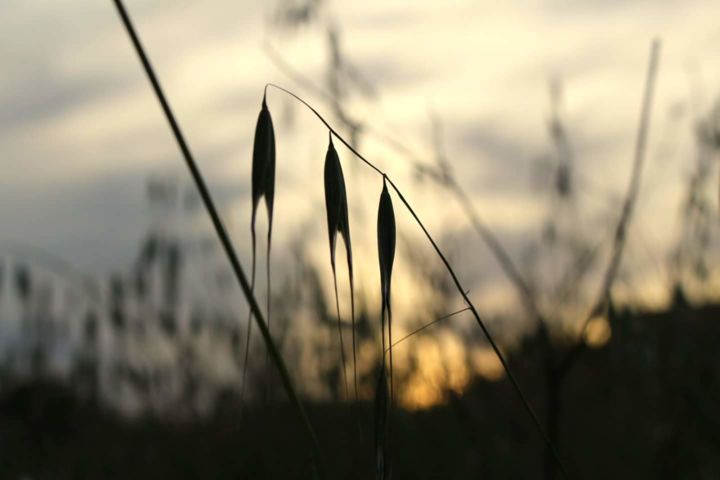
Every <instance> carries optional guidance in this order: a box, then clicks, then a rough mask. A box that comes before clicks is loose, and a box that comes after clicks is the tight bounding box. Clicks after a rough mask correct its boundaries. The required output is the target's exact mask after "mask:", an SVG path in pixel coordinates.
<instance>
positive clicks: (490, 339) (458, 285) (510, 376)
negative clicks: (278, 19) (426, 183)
mask: <svg viewBox="0 0 720 480" xmlns="http://www.w3.org/2000/svg"><path fill="white" fill-rule="evenodd" d="M268 87H273V88H276V89H277V90H280V91H282V92H285V93H286V94H288V95H290V96H291V97H293V98H295V99H296V100H297V101H299V102H300V103H302V104H303V105H305V106H306V107H307V108H308V109H309V110H310V111H311V112H312V113H313V114H315V116H316V117H317V118H318V120H320V121H321V122H322V123H323V124H324V125H325V127H327V129H328V130H330V132H331V133H332V134H333V135H334V136H335V137H336V138H337V139H338V140H339V141H340V142H342V143H343V144H344V145H345V146H346V147H347V148H348V149H349V150H350V151H351V152H352V153H353V154H354V155H355V156H356V157H357V158H358V159H359V160H361V161H362V162H363V163H365V164H366V165H367V166H368V167H370V168H371V169H372V170H374V171H375V172H376V173H377V174H379V175H381V176H382V177H383V178H384V179H385V180H386V181H387V183H389V184H390V186H391V187H392V189H393V190H394V191H395V193H396V194H397V196H398V198H400V201H401V202H402V203H403V205H405V208H406V209H407V210H408V212H409V213H410V215H411V216H412V217H413V219H414V220H415V223H417V224H418V226H419V227H420V229H421V230H422V231H423V233H424V234H425V237H426V238H427V240H428V241H429V242H430V244H431V245H432V247H433V249H434V250H435V253H436V254H437V256H438V257H439V258H440V260H441V261H442V263H443V265H445V269H446V270H447V271H448V273H449V274H450V277H451V278H452V280H453V283H454V284H455V287H456V289H457V291H458V293H460V295H461V296H462V298H463V300H464V301H465V304H466V305H467V306H468V308H469V309H470V311H471V312H472V314H473V317H474V318H475V321H476V322H477V324H478V325H479V326H480V329H481V330H482V332H483V334H484V335H485V338H486V339H487V341H488V343H489V344H490V346H491V347H492V349H493V350H494V352H495V355H497V357H498V359H499V360H500V363H501V364H502V366H503V369H504V370H505V373H506V374H507V376H508V379H509V380H510V383H511V384H512V386H513V388H514V389H515V391H516V392H517V394H518V396H519V397H520V400H521V402H522V404H523V406H524V407H525V410H526V411H527V413H528V414H529V415H530V417H531V419H532V421H533V423H534V424H535V427H536V429H537V430H538V432H539V433H540V434H541V435H542V437H543V439H544V441H545V444H546V445H547V447H548V448H549V449H550V450H551V451H552V453H553V457H555V460H556V461H557V463H558V466H559V467H560V469H561V471H562V472H563V475H564V476H565V478H570V477H569V475H568V473H567V471H566V469H565V466H564V465H563V463H562V461H561V460H560V456H559V455H558V453H557V450H556V449H555V446H554V445H553V443H552V442H551V440H550V437H548V435H547V433H546V432H545V429H544V428H543V426H542V424H541V423H540V420H539V418H538V416H537V415H536V414H535V410H534V409H533V408H532V406H531V405H530V402H529V401H528V399H527V397H526V396H525V393H524V392H523V390H522V389H521V388H520V385H519V384H518V382H517V380H516V379H515V375H513V373H512V371H511V370H510V365H509V364H508V362H507V360H506V359H505V356H504V355H503V354H502V352H501V351H500V348H499V347H498V345H497V343H496V342H495V340H494V339H493V337H492V335H491V334H490V331H489V330H488V329H487V327H486V326H485V322H483V320H482V318H481V317H480V314H479V313H478V311H477V309H476V308H475V305H474V304H473V303H472V301H471V300H470V298H469V297H468V295H467V294H466V293H465V289H464V288H463V286H462V284H461V283H460V280H459V279H458V277H457V275H456V274H455V270H454V269H453V268H452V266H451V265H450V262H449V261H448V259H447V257H446V256H445V254H444V253H443V252H442V250H440V247H438V245H437V243H436V242H435V240H434V238H433V237H432V235H430V232H428V230H427V228H426V227H425V224H424V223H423V222H422V221H421V220H420V218H419V217H418V215H417V213H416V212H415V210H414V209H413V208H412V206H410V203H409V202H408V201H407V200H406V199H405V196H404V195H403V194H402V192H401V191H400V189H399V188H398V187H397V185H395V183H394V182H393V181H392V180H391V179H390V177H388V176H387V174H386V173H385V172H383V171H382V170H381V169H379V168H378V167H376V166H375V165H374V164H373V163H372V162H370V161H369V160H368V159H367V158H365V157H364V156H363V155H362V154H361V153H360V152H358V151H357V150H356V149H355V148H354V147H353V146H352V145H351V144H350V143H349V142H348V141H347V140H345V139H344V138H343V137H342V136H341V135H340V134H339V133H338V132H337V131H336V130H335V129H334V128H333V127H332V126H331V125H330V123H328V121H327V120H325V118H324V117H323V116H322V115H321V114H320V113H319V112H318V111H317V110H315V108H314V107H312V106H311V105H310V104H309V103H307V102H306V101H305V100H303V99H302V98H300V97H299V96H298V95H296V94H295V93H293V92H291V91H290V90H287V89H285V88H283V87H281V86H279V85H276V84H274V83H267V84H266V85H265V90H266V91H267V88H268ZM383 350H384V349H383Z"/></svg>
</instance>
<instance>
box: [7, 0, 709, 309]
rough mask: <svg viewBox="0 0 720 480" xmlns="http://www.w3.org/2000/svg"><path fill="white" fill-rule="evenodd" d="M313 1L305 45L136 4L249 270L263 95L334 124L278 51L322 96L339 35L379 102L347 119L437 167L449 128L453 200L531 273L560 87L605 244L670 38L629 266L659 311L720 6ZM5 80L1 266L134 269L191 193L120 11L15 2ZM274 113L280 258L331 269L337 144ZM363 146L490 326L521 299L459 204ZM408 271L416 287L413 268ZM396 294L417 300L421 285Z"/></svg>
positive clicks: (364, 211)
mask: <svg viewBox="0 0 720 480" xmlns="http://www.w3.org/2000/svg"><path fill="white" fill-rule="evenodd" d="M321 3H322V7H321V9H320V13H319V15H318V17H317V18H315V19H314V20H313V22H311V23H310V24H309V25H305V26H301V27H298V28H280V26H279V25H278V24H277V22H276V21H274V19H275V18H276V17H275V15H274V12H275V11H276V10H275V8H276V6H277V3H276V2H250V1H238V0H233V1H224V0H223V1H206V2H190V1H169V0H165V1H152V2H151V1H146V0H134V1H132V0H129V1H128V2H127V7H128V9H129V11H130V12H131V15H132V17H133V18H134V20H135V22H136V27H137V29H138V31H139V34H140V35H141V37H142V39H143V42H144V44H145V46H146V48H147V50H148V52H149V55H150V57H151V59H152V61H153V63H154V65H155V68H156V70H157V73H158V75H159V77H160V79H161V81H162V83H163V86H164V88H165V90H166V94H167V95H168V97H169V99H170V102H171V104H172V106H173V109H174V111H175V113H176V115H177V117H178V119H179V122H180V124H181V126H182V129H183V131H184V133H185V135H186V137H187V139H188V141H189V143H190V145H191V148H192V150H193V152H194V154H195V156H196V158H197V159H198V162H199V164H200V167H201V169H202V171H203V172H204V173H205V175H206V177H207V180H208V182H209V184H210V186H211V188H212V190H213V192H214V193H216V194H217V195H218V197H219V198H220V201H221V206H222V211H223V214H224V215H225V221H226V223H227V225H228V227H229V229H230V231H231V233H232V235H233V237H234V239H235V243H236V245H237V246H238V249H239V250H240V252H241V255H242V257H243V260H244V262H246V263H247V262H249V235H248V231H247V226H248V225H249V216H250V195H249V176H250V163H251V162H250V157H251V151H252V138H253V131H254V126H255V121H256V118H257V114H258V111H259V106H260V101H261V98H262V92H263V87H264V85H265V83H267V82H274V83H277V84H279V85H283V86H286V87H288V88H290V89H292V90H294V91H296V92H297V93H298V94H300V95H302V96H303V97H306V98H307V99H308V100H310V101H311V102H312V103H313V104H315V105H316V106H317V107H318V109H319V110H321V111H323V112H325V113H328V118H331V119H332V115H331V114H330V109H329V107H328V105H327V104H324V103H323V102H322V100H321V99H320V98H318V97H317V96H316V95H314V93H313V92H312V91H310V90H308V89H306V88H304V86H303V85H301V84H299V83H297V82H295V81H294V80H293V79H292V78H290V77H289V76H288V75H287V74H286V73H285V72H284V71H283V70H281V69H280V68H278V64H277V62H276V61H274V60H273V59H272V58H271V56H269V55H268V53H267V51H268V45H270V46H271V48H272V49H273V50H274V51H276V52H279V54H280V55H281V56H282V58H283V61H284V62H285V63H287V64H288V65H289V66H290V67H291V68H292V69H293V70H294V71H295V72H297V73H298V74H299V75H301V76H302V77H304V78H305V79H308V80H310V81H312V82H315V83H317V84H320V85H323V82H324V78H325V75H326V72H325V69H326V65H327V57H328V52H327V42H326V34H325V29H326V25H328V24H333V25H335V27H336V29H337V31H338V32H339V35H340V42H341V48H342V51H343V54H344V57H345V59H346V60H347V61H348V62H349V63H350V64H351V65H352V67H353V68H354V69H355V70H357V71H359V72H361V75H362V77H363V78H364V79H365V80H366V81H367V82H368V83H369V84H371V85H372V87H373V90H374V91H375V92H376V95H375V96H373V97H371V98H366V97H364V96H362V95H360V94H357V93H355V94H354V95H352V96H351V97H350V98H349V100H348V105H347V106H348V109H349V111H351V112H352V113H353V115H355V116H356V117H357V118H361V119H363V120H364V121H366V122H368V123H369V124H370V125H372V128H373V130H375V131H380V132H383V133H384V134H385V135H390V136H392V137H393V138H396V139H398V140H399V141H401V142H402V143H403V144H405V145H407V146H408V147H409V148H411V149H413V151H415V152H418V155H419V156H421V157H423V158H427V159H428V160H432V142H431V141H430V138H431V134H430V132H431V113H432V114H433V115H435V117H436V118H437V119H439V120H440V121H441V124H442V131H443V144H444V147H445V151H446V152H447V156H448V159H449V161H450V162H451V163H452V165H453V168H454V169H455V171H456V173H457V176H458V178H459V180H460V183H461V185H462V186H463V188H465V189H466V190H467V191H468V192H469V195H470V196H471V198H472V200H473V202H474V204H475V205H476V207H477V208H478V211H479V212H480V214H481V215H482V217H483V219H484V220H485V222H486V223H487V224H488V225H489V226H490V227H491V228H492V229H493V231H494V232H495V233H496V234H497V235H498V237H499V238H500V240H501V241H502V242H503V244H505V245H506V246H507V248H508V250H509V251H510V253H511V254H512V255H513V256H514V257H515V258H516V259H518V261H520V260H519V259H521V258H522V253H523V249H524V248H525V247H526V246H527V244H528V243H529V242H530V241H531V240H528V239H532V238H536V237H537V236H538V235H539V229H540V225H541V223H542V221H543V219H544V218H545V215H546V214H547V202H546V198H547V195H546V193H544V191H543V189H542V175H540V174H538V172H539V171H540V170H541V169H539V167H538V165H540V164H541V161H540V160H539V159H541V158H542V157H543V156H544V155H547V153H548V152H549V151H551V145H550V143H549V140H548V136H547V127H546V123H547V119H548V115H549V112H550V104H549V100H548V98H549V96H548V81H549V79H553V78H555V79H560V80H561V81H562V84H563V87H564V98H563V105H562V113H563V117H564V119H565V120H566V122H567V125H568V128H569V135H570V139H571V144H572V147H573V149H574V150H575V152H576V156H577V165H576V166H577V170H578V171H580V172H581V173H582V176H581V178H582V179H583V180H582V182H581V183H579V190H580V197H579V198H580V200H579V201H580V206H581V210H582V212H583V214H582V215H581V216H580V221H581V223H582V228H585V229H591V230H592V229H596V230H597V231H598V233H597V237H598V238H600V239H602V238H607V237H608V235H609V231H610V230H609V229H610V225H611V222H612V219H613V218H616V217H614V215H617V213H614V212H617V210H618V208H617V207H618V205H619V200H620V199H621V198H622V195H623V192H624V190H625V188H626V184H627V179H628V178H629V173H630V166H631V159H632V152H633V142H634V138H635V131H636V125H637V121H638V117H639V109H640V101H641V98H642V88H643V84H644V77H645V74H646V68H647V67H646V65H647V61H648V56H649V50H650V44H651V41H652V40H653V39H654V38H659V39H661V41H662V56H661V63H660V71H659V76H658V83H657V90H656V96H655V101H654V104H653V118H652V126H651V133H650V141H649V148H648V162H647V164H646V169H645V172H644V178H643V180H644V183H643V190H642V191H641V197H640V201H639V204H638V209H637V219H638V220H637V222H636V223H635V224H634V226H633V230H632V232H633V233H632V234H631V236H630V242H629V245H628V254H627V256H628V258H629V260H628V262H630V263H629V265H633V267H632V268H634V271H635V272H636V273H637V277H636V278H638V281H637V283H635V284H634V288H635V291H636V292H640V293H639V295H641V296H644V298H645V299H646V300H647V301H649V302H652V301H653V299H654V298H656V297H658V296H659V295H660V296H661V295H662V293H661V292H660V290H663V291H664V289H665V287H666V286H665V284H664V283H662V282H660V281H658V278H664V276H666V275H667V272H666V271H665V270H664V265H665V263H666V261H667V256H668V254H669V251H670V249H671V247H672V245H673V242H674V241H675V240H676V230H677V221H678V214H677V209H678V202H679V200H680V198H681V194H682V187H683V185H684V180H685V178H686V177H687V174H688V172H689V169H690V166H691V161H692V158H693V154H694V152H693V142H692V137H691V126H692V124H693V115H694V114H696V113H702V112H703V109H705V108H708V107H709V106H710V105H711V103H712V102H713V100H714V98H715V95H716V94H717V93H718V92H717V88H716V86H717V85H718V84H719V82H718V80H720V55H718V54H719V53H720V27H719V26H718V25H717V21H716V19H717V18H719V17H720V4H718V3H717V2H712V1H709V0H705V1H700V0H688V1H683V2H679V1H671V0H666V1H624V2H619V1H610V2H608V1H599V0H579V1H570V0H553V1H550V0H534V1H524V2H519V1H508V2H492V1H449V2H442V3H438V2H429V1H405V2H384V1H376V0H371V1H363V2H349V1H332V2H331V1H326V2H321ZM0 65H2V72H3V73H2V75H0V105H2V109H0V162H2V163H0V165H2V170H1V171H2V175H0V225H2V230H1V231H0V246H3V245H4V246H5V247H7V245H17V244H21V245H23V246H25V247H32V248H36V249H38V250H42V251H45V252H50V253H52V254H53V255H56V256H58V257H60V258H62V259H63V260H64V261H66V262H68V263H69V264H71V265H73V266H74V267H76V268H78V269H80V270H82V271H86V272H90V273H92V274H96V275H104V274H106V273H108V272H111V271H122V270H124V269H127V268H128V265H129V264H130V262H132V260H133V259H134V258H135V256H136V254H137V249H138V245H139V241H140V239H141V238H142V237H143V235H144V234H145V232H146V231H147V229H148V228H149V226H150V225H151V224H152V222H153V218H154V217H153V212H152V211H151V209H149V208H148V201H147V195H146V184H147V180H148V178H153V177H158V176H160V177H170V178H176V179H177V180H178V181H179V182H180V183H181V184H182V185H183V188H185V187H187V188H189V179H188V177H187V174H186V172H185V170H184V166H183V165H182V163H181V158H180V156H179V153H178V151H177V147H176V145H175V144H174V142H173V139H172V137H171V135H170V133H169V130H168V128H167V125H166V122H165V120H164V119H163V117H162V115H161V112H160V109H159V108H158V105H157V103H156V101H155V99H154V97H153V96H152V92H151V90H150V88H149V85H148V82H147V80H146V79H145V77H144V75H143V73H142V71H141V69H140V65H139V62H138V60H137V58H136V57H135V54H134V52H133V50H132V49H131V46H130V44H129V42H128V39H127V37H126V34H125V32H124V31H123V29H122V28H121V24H120V23H119V19H118V16H117V13H116V11H115V9H114V7H113V5H112V2H87V1H84V0H67V1H64V2H53V1H50V0H37V1H32V2H28V1H25V0H5V1H3V2H2V4H0ZM268 95H269V96H268V102H269V105H270V108H271V111H272V112H273V115H274V118H275V122H276V129H277V138H278V147H277V148H278V169H277V181H278V185H277V198H276V218H275V227H274V230H275V232H276V234H275V238H276V242H277V243H276V245H278V247H277V249H276V251H277V252H279V253H278V254H279V255H280V256H281V257H282V255H283V252H285V251H287V242H289V240H290V239H291V238H292V236H293V235H298V234H299V233H298V232H306V233H304V234H303V235H307V241H308V243H309V244H310V245H311V250H312V252H313V253H312V255H313V256H314V257H316V258H317V259H318V261H319V262H321V261H326V259H324V257H323V256H324V255H326V246H325V244H324V243H322V241H324V238H325V237H324V235H325V234H324V231H323V229H324V221H325V220H324V211H323V210H322V185H321V183H320V182H319V181H317V180H318V178H319V172H320V169H321V168H322V163H321V162H322V161H323V159H324V151H325V148H326V141H327V133H326V131H325V130H324V127H323V126H322V125H321V124H320V123H319V122H318V121H316V120H315V119H314V118H313V117H312V115H310V114H309V112H308V111H307V110H304V109H302V108H301V107H300V106H299V105H298V104H297V103H293V102H291V101H290V99H289V98H288V97H287V96H285V95H283V94H281V93H280V92H278V91H277V90H272V89H271V90H270V91H269V93H268ZM361 148H362V151H363V153H365V154H366V156H367V157H368V158H371V159H372V160H373V161H374V162H376V163H377V165H378V166H379V167H380V168H382V169H384V170H386V171H387V173H388V174H389V175H390V176H391V177H392V178H394V179H395V180H396V183H398V185H399V186H400V187H401V188H402V189H403V190H404V192H405V193H406V194H407V196H408V198H409V199H410V201H411V202H412V203H413V205H414V206H415V207H416V210H417V211H418V212H420V215H421V217H422V219H423V220H424V221H425V222H426V223H427V226H428V228H429V229H430V231H431V232H434V233H435V234H436V236H437V237H438V238H439V239H441V243H442V246H443V247H446V248H448V249H452V250H453V251H454V254H455V258H458V259H459V262H458V263H459V265H458V270H459V272H460V274H461V277H462V278H463V280H464V281H466V282H467V284H468V285H469V286H470V288H471V294H472V296H473V298H474V299H476V300H477V301H478V302H479V303H480V304H481V305H486V306H487V308H489V309H491V308H498V305H502V304H503V303H507V302H508V300H511V301H512V298H513V297H512V293H509V292H510V291H509V289H508V285H507V282H505V281H504V280H503V279H502V276H501V275H500V274H499V271H498V268H497V265H496V264H495V263H494V261H493V260H492V257H491V256H490V255H489V253H488V252H487V250H485V249H484V247H483V246H482V244H481V243H480V242H479V240H478V238H477V237H476V236H475V234H474V233H473V231H472V230H471V229H470V227H469V224H468V221H467V219H466V218H464V217H463V216H462V214H461V213H460V210H459V209H458V206H457V205H456V204H454V203H453V202H450V201H448V199H447V197H446V196H444V194H443V192H442V191H439V190H438V189H437V188H433V187H432V186H428V185H427V184H418V183H417V182H414V181H413V172H412V168H411V165H410V164H409V163H408V161H407V159H406V158H402V156H400V155H398V154H397V152H396V151H394V150H392V149H391V148H388V146H387V144H384V143H383V142H381V141H378V139H377V138H376V137H373V136H372V135H370V134H368V135H366V136H363V137H362V138H361ZM340 156H341V159H342V161H343V164H344V165H345V169H346V176H347V180H348V185H349V187H348V191H349V196H350V203H351V217H352V218H354V219H356V220H354V222H355V223H356V226H355V227H354V228H353V230H354V236H355V238H356V239H357V240H356V242H357V245H359V246H358V247H357V248H356V251H357V255H356V256H357V257H359V258H363V257H364V258H373V259H374V258H375V257H374V255H376V252H375V248H376V247H375V246H374V243H373V242H374V235H375V232H374V230H373V227H372V225H373V221H374V220H373V218H374V217H373V215H375V213H374V210H375V208H376V205H377V198H378V196H379V192H380V188H381V180H380V178H378V177H377V176H374V175H373V174H372V173H371V172H370V171H368V170H367V169H364V167H362V165H360V164H359V163H358V162H357V161H356V160H354V159H353V158H351V155H350V153H349V152H348V151H347V150H343V149H341V150H340ZM396 211H398V212H401V209H399V208H398V206H397V201H396ZM657 212H663V214H662V215H658V214H657ZM261 216H262V215H261ZM398 217H399V218H398V223H399V229H400V230H401V234H402V233H404V234H405V235H408V236H409V238H411V239H414V240H412V241H414V242H415V244H417V243H418V242H420V240H419V239H420V237H419V236H418V232H417V227H415V226H413V225H412V222H411V221H410V220H409V218H408V216H407V215H406V214H405V213H404V212H402V214H400V213H398ZM598 219H601V220H598ZM263 221H264V220H261V223H262V222H263ZM198 222H199V224H201V225H203V220H199V221H198ZM351 222H353V220H352V219H351ZM205 227H207V225H205ZM263 228H265V227H264V226H261V227H260V229H261V231H262V229H263ZM418 248H426V247H418ZM422 251H429V250H422ZM359 263H360V264H361V267H360V275H361V276H365V277H366V278H369V279H372V278H375V276H377V272H376V263H375V260H372V261H366V262H359ZM362 265H365V266H362ZM398 268H400V269H403V268H404V269H406V271H408V272H410V271H411V269H410V265H409V262H407V261H405V260H400V266H399V267H398ZM278 274H279V275H281V274H282V272H279V273H278ZM397 281H398V282H399V284H400V285H403V282H407V284H408V285H412V278H411V279H410V280H402V279H398V280H397ZM398 288H399V289H402V288H403V287H402V286H401V287H398ZM409 290H410V287H409V286H408V290H406V291H409ZM659 292H660V293H659ZM402 297H403V296H402V295H400V296H396V298H397V299H398V300H397V301H398V302H400V303H402V302H403V299H402ZM405 301H406V302H408V303H411V302H412V301H413V299H412V297H411V296H410V295H408V296H405Z"/></svg>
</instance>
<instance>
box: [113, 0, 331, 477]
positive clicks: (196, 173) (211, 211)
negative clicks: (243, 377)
mask: <svg viewBox="0 0 720 480" xmlns="http://www.w3.org/2000/svg"><path fill="white" fill-rule="evenodd" d="M114 2H115V6H116V7H117V10H118V14H119V15H120V19H121V20H122V23H123V25H124V26H125V29H126V30H127V33H128V35H129V37H130V40H131V42H132V44H133V46H134V48H135V51H136V52H137V55H138V57H139V58H140V61H141V63H142V65H143V68H144V70H145V73H146V74H147V77H148V80H149V81H150V83H151V85H152V87H153V90H154V91H155V95H156V96H157V99H158V101H159V103H160V106H161V107H162V110H163V112H164V114H165V117H166V119H167V121H168V123H169V125H170V128H171V129H172V132H173V135H174V136H175V140H176V141H177V144H178V147H179V148H180V151H181V152H182V154H183V158H184V159H185V163H186V165H187V167H188V170H189V171H190V174H191V176H192V178H193V180H194V181H195V185H196V186H197V189H198V192H199V194H200V198H201V199H202V201H203V204H204V205H205V208H206V210H207V212H208V215H209V216H210V220H211V221H212V224H213V226H214V227H215V232H216V233H217V236H218V239H219V240H220V243H221V244H222V247H223V249H224V250H225V254H226V255H227V257H228V261H229V262H230V265H231V267H232V269H233V272H234V274H235V277H236V278H237V281H238V283H239V284H240V288H241V289H242V291H243V294H244V295H245V298H246V299H247V301H248V304H249V305H250V309H251V310H252V312H253V313H254V316H255V320H256V322H257V325H258V328H259V329H260V333H261V334H262V336H263V339H264V340H265V345H266V346H267V349H268V351H269V353H270V357H271V358H272V360H273V362H274V363H275V366H276V367H277V370H278V373H279V374H280V379H281V381H282V384H283V386H284V388H285V391H286V392H287V395H288V398H289V399H290V402H291V404H292V405H293V407H294V408H295V410H296V414H297V416H298V418H299V419H300V423H301V425H302V427H303V429H304V431H305V434H306V435H307V437H308V440H310V443H311V447H312V450H313V453H314V456H315V461H316V462H317V465H318V470H319V473H320V475H321V476H322V477H323V478H325V477H326V476H327V475H326V469H325V462H324V457H323V455H322V451H321V449H320V444H319V442H318V439H317V437H316V435H315V432H314V430H313V428H312V426H311V425H310V421H309V419H308V417H307V414H306V413H305V409H304V407H303V405H302V403H301V402H300V398H299V397H298V394H297V392H296V390H295V387H294V386H293V382H292V379H291V378H290V373H289V372H288V369H287V367H286V366H285V362H284V361H283V359H282V356H281V355H280V352H279V350H278V349H277V347H276V346H275V343H274V342H273V339H272V337H271V336H270V331H269V330H268V327H267V324H266V323H265V320H264V319H263V315H262V312H261V310H260V307H259V305H258V302H257V299H256V298H255V296H254V294H253V292H252V291H251V289H250V284H249V283H248V280H247V278H246V276H245V272H244V271H243V268H242V265H241V263H240V260H239V258H238V256H237V253H236V252H235V249H234V247H233V245H232V241H231V240H230V236H229V235H228V233H227V231H226V230H225V226H224V225H223V222H222V220H221V218H220V215H219V214H218V212H217V209H216V208H215V203H214V202H213V200H212V196H211V195H210V191H209V190H208V188H207V185H206V184H205V180H204V179H203V177H202V174H201V173H200V170H199V169H198V167H197V164H196V163H195V160H194V158H193V155H192V153H191V152H190V147H189V146H188V145H187V143H186V142H185V138H184V136H183V134H182V131H181V130H180V126H179V125H178V123H177V121H176V120H175V116H174V115H173V113H172V110H171V108H170V105H169V103H168V102H167V100H166V98H165V94H164V93H163V90H162V87H161V86H160V82H159V80H158V79H157V77H156V76H155V71H154V69H153V67H152V64H151V63H150V59H149V58H148V57H147V55H146V54H145V50H144V49H143V46H142V43H141V42H140V38H139V37H138V35H137V33H136V32H135V28H134V27H133V24H132V21H131V20H130V16H129V15H128V13H127V11H126V10H125V6H124V5H123V2H122V0H114Z"/></svg>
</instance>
